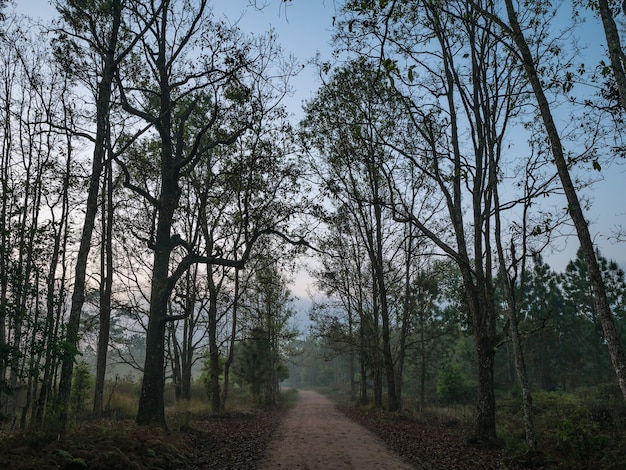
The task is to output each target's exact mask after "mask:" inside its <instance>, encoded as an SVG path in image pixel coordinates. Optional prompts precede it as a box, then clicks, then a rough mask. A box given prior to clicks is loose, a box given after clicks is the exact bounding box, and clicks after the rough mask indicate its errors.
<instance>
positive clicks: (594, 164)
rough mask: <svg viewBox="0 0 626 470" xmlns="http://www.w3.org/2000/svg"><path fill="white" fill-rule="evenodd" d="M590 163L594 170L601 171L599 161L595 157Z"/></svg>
mask: <svg viewBox="0 0 626 470" xmlns="http://www.w3.org/2000/svg"><path fill="white" fill-rule="evenodd" d="M592 165H593V169H594V170H596V171H602V166H600V163H598V160H597V159H596V160H594V161H593V162H592Z"/></svg>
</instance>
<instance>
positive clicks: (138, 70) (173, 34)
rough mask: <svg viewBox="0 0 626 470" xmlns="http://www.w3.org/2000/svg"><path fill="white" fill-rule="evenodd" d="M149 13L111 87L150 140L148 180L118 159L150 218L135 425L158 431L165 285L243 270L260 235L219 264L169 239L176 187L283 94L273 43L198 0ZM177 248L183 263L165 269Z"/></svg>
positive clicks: (218, 257) (187, 243)
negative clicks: (221, 269)
mask: <svg viewBox="0 0 626 470" xmlns="http://www.w3.org/2000/svg"><path fill="white" fill-rule="evenodd" d="M147 8H148V13H147V15H146V16H139V15H137V16H135V18H134V20H135V21H136V22H137V29H139V30H144V29H146V28H148V27H149V25H147V24H146V23H145V18H146V17H147V18H152V17H156V21H155V23H154V26H153V27H149V32H148V34H146V35H145V36H144V37H142V39H141V44H142V48H143V52H144V53H143V55H141V56H137V57H136V61H135V62H134V63H129V64H128V66H129V67H130V68H129V69H128V70H126V71H125V73H124V75H122V74H119V75H118V85H119V87H120V92H121V104H122V106H123V108H124V110H125V111H127V112H128V113H130V114H131V115H133V116H136V117H137V118H139V119H141V120H143V121H144V122H145V123H146V125H149V126H151V127H152V129H153V130H154V135H155V136H156V137H157V139H158V145H155V146H151V147H144V149H147V150H149V151H150V152H151V154H150V155H151V157H152V164H153V166H154V168H155V169H156V174H155V176H156V178H155V179H153V180H149V179H147V178H146V179H143V181H142V180H141V179H140V180H138V181H134V180H133V178H132V174H131V171H130V169H129V168H130V166H131V165H132V161H126V160H124V159H122V158H118V159H117V162H118V163H119V164H120V165H121V167H122V169H123V171H124V172H125V175H126V177H125V185H126V187H128V188H129V189H130V190H132V191H133V192H134V193H135V194H136V195H137V196H139V197H140V198H142V199H143V200H144V201H145V203H146V205H147V206H149V207H150V208H151V210H153V211H154V218H153V226H152V227H151V228H150V233H149V235H148V237H147V239H148V243H149V247H150V248H151V249H152V251H153V263H152V269H151V292H150V313H149V319H148V329H147V338H146V351H147V353H146V361H145V365H144V376H143V381H142V389H141V395H140V400H139V409H138V414H137V422H138V423H139V424H140V425H148V424H159V425H161V426H166V422H165V409H164V401H163V389H164V379H165V377H164V340H165V331H166V325H167V322H168V321H169V320H170V319H169V318H168V313H167V305H168V300H169V298H170V295H171V292H172V290H173V288H174V287H175V285H176V283H177V282H178V280H179V279H180V278H181V276H182V275H183V274H184V273H185V272H186V271H187V269H188V268H189V267H190V266H191V265H192V264H195V263H205V264H208V265H224V266H230V267H238V268H241V267H243V266H244V264H245V262H246V261H247V259H248V258H249V256H250V251H251V250H252V247H253V245H254V243H255V242H256V240H258V238H259V237H261V236H262V235H264V234H265V233H268V231H267V230H262V231H258V232H256V233H252V234H250V237H249V238H247V239H246V240H245V250H244V252H243V255H242V256H241V257H240V258H239V260H232V259H226V258H224V257H223V256H222V255H223V253H222V252H221V251H220V250H219V249H217V247H216V248H215V252H212V253H203V252H201V251H200V249H199V248H198V246H197V245H196V246H194V243H193V242H194V241H193V240H184V239H183V238H182V237H181V235H180V234H175V233H173V229H175V228H176V217H177V211H178V210H179V208H180V200H181V199H180V198H181V187H182V186H183V185H182V184H181V183H182V182H183V181H184V180H185V179H186V178H188V177H189V175H190V174H191V173H192V172H193V171H194V169H195V168H196V167H197V166H198V165H199V163H200V162H201V161H202V160H203V159H205V158H208V157H209V156H210V155H211V154H212V153H214V152H218V151H219V149H220V148H222V147H227V146H229V145H232V144H233V143H234V142H235V141H236V140H237V139H238V138H239V137H240V136H242V135H243V134H244V133H245V132H247V131H248V130H249V129H250V128H252V127H253V126H255V125H258V123H259V122H261V120H262V119H265V118H267V110H268V109H277V108H276V107H275V105H276V101H277V100H279V99H280V98H281V97H282V96H281V94H280V84H279V83H278V80H277V81H276V82H275V83H271V84H270V83H269V82H270V80H269V79H268V78H267V77H266V74H268V73H270V72H269V70H270V69H272V67H275V66H276V60H277V58H278V57H279V55H280V52H279V50H278V48H277V47H276V44H275V38H273V37H272V36H269V35H268V36H266V37H264V38H260V39H258V40H256V41H254V40H250V39H247V38H245V37H243V36H242V34H241V33H240V32H239V30H237V29H235V28H233V27H228V26H226V25H225V24H224V23H219V22H216V21H214V20H213V18H212V13H211V10H210V8H209V6H208V1H205V0H202V1H199V2H191V1H181V2H174V1H163V2H161V4H160V10H159V9H157V7H156V6H155V5H149V6H148V7H147ZM272 72H273V73H276V74H277V75H279V76H280V77H283V78H284V77H286V76H287V75H289V73H290V71H289V70H280V68H278V70H277V69H274V70H272ZM122 77H124V78H122ZM266 85H268V86H266ZM272 87H273V88H272ZM277 94H278V96H277ZM139 176H140V177H141V178H144V176H145V175H139ZM177 250H178V251H179V252H182V253H183V256H181V260H180V262H178V263H175V265H174V266H172V261H173V260H172V254H173V253H174V252H175V251H177Z"/></svg>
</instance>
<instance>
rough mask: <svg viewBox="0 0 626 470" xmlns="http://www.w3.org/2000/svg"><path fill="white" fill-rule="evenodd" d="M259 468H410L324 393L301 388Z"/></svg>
mask: <svg viewBox="0 0 626 470" xmlns="http://www.w3.org/2000/svg"><path fill="white" fill-rule="evenodd" d="M299 393H300V399H299V400H298V402H297V403H296V405H295V406H294V408H293V409H292V410H290V411H289V413H288V414H287V416H286V417H285V418H284V420H283V422H282V423H281V425H280V427H279V428H278V431H277V432H276V435H275V437H274V439H273V440H272V442H270V444H269V446H268V449H267V458H266V459H265V461H264V462H262V463H261V465H260V468H261V469H266V470H271V469H277V468H286V469H307V470H309V469H311V470H312V469H323V470H327V469H333V470H336V469H358V470H361V469H411V468H413V467H411V466H409V465H407V464H405V463H404V462H403V461H402V460H401V459H400V457H398V456H397V455H395V454H394V453H393V452H391V451H390V450H388V449H387V448H386V447H385V446H384V444H383V443H382V442H381V441H380V440H378V438H376V437H375V436H374V435H373V434H371V433H370V432H369V431H367V430H366V429H365V428H363V427H361V426H359V425H358V424H356V423H354V422H353V421H351V420H350V419H348V418H346V417H345V416H344V415H343V414H342V413H341V412H340V411H338V410H337V409H336V408H335V407H334V405H333V404H332V403H331V402H330V401H329V400H328V399H326V398H324V397H323V396H321V395H319V394H317V393H315V392H309V391H300V392H299Z"/></svg>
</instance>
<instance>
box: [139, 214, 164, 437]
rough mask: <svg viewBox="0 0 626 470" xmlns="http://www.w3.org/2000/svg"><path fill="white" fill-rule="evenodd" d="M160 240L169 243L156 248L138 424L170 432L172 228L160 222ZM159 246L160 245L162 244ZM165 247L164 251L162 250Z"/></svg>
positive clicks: (157, 245) (162, 243)
mask: <svg viewBox="0 0 626 470" xmlns="http://www.w3.org/2000/svg"><path fill="white" fill-rule="evenodd" d="M160 225H161V227H160V228H161V230H160V231H159V233H160V234H161V238H162V237H163V234H164V233H166V234H167V235H168V236H167V240H165V241H163V240H162V239H161V240H158V241H157V244H156V247H155V254H154V266H153V269H152V288H151V291H150V318H149V320H148V332H147V336H146V360H145V364H144V369H143V380H142V382H141V395H140V396H139V407H138V410H137V424H138V425H139V426H147V425H151V424H156V425H158V426H161V427H162V428H164V429H167V423H166V421H165V402H164V398H163V392H164V390H165V329H166V319H167V301H168V299H169V296H170V292H171V290H170V288H169V286H168V282H167V281H168V278H167V274H168V268H169V260H170V251H171V248H168V247H169V226H167V224H164V223H163V222H161V224H160ZM159 242H160V243H159ZM163 245H165V246H164V247H163V248H161V247H162V246H163Z"/></svg>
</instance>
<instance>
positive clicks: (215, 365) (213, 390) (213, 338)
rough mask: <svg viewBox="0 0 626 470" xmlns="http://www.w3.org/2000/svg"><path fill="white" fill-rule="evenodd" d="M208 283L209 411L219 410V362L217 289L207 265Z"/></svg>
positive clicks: (211, 271)
mask: <svg viewBox="0 0 626 470" xmlns="http://www.w3.org/2000/svg"><path fill="white" fill-rule="evenodd" d="M207 277H208V285H209V313H208V316H209V332H208V333H209V395H210V398H211V411H213V412H216V413H217V412H218V411H220V409H221V407H220V402H221V399H220V364H219V358H220V355H219V349H218V347H217V289H216V287H215V282H214V280H213V270H212V267H209V272H208V274H207Z"/></svg>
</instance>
